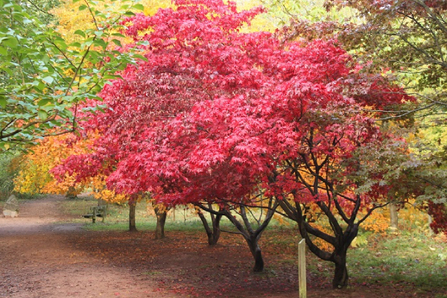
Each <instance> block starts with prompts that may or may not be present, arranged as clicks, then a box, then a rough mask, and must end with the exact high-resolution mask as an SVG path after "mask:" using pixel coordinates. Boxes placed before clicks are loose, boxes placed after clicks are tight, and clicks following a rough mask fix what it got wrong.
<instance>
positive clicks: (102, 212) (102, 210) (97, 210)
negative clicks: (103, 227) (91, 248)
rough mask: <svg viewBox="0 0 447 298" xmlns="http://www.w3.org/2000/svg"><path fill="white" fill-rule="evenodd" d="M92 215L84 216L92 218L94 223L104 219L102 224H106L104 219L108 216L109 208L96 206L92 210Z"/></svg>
mask: <svg viewBox="0 0 447 298" xmlns="http://www.w3.org/2000/svg"><path fill="white" fill-rule="evenodd" d="M90 210H91V213H88V214H84V215H83V217H85V218H91V219H92V223H95V222H96V218H97V217H101V218H102V222H104V218H105V217H106V215H107V206H94V207H91V208H90Z"/></svg>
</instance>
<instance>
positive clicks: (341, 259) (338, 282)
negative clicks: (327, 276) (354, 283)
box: [332, 252, 349, 289]
mask: <svg viewBox="0 0 447 298" xmlns="http://www.w3.org/2000/svg"><path fill="white" fill-rule="evenodd" d="M334 263H335V271H334V278H333V279H332V287H333V288H334V289H345V288H346V287H347V286H348V279H349V275H348V268H347V267H346V252H345V253H344V254H342V255H337V256H336V257H335V258H334Z"/></svg>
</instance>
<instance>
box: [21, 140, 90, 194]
mask: <svg viewBox="0 0 447 298" xmlns="http://www.w3.org/2000/svg"><path fill="white" fill-rule="evenodd" d="M93 140H94V138H93V137H92V138H89V139H85V140H82V142H81V143H79V142H77V137H76V136H75V135H73V134H65V135H60V136H51V137H47V138H44V139H42V140H40V141H39V142H38V143H37V144H36V145H35V146H33V147H31V148H30V151H29V152H28V153H27V154H26V155H24V156H23V157H22V160H23V161H22V164H21V169H20V172H19V174H18V176H17V177H16V178H15V180H14V183H15V188H14V190H15V191H16V192H18V193H27V194H41V193H57V194H66V195H67V196H76V195H77V194H79V193H80V192H81V191H82V190H83V189H84V187H85V184H84V183H82V184H79V183H76V179H75V177H72V176H70V175H68V174H67V175H65V177H64V179H63V180H61V181H57V180H56V179H55V178H54V176H53V175H52V174H51V173H50V170H51V169H52V168H54V167H55V166H56V165H58V164H59V163H60V162H61V161H62V160H63V159H65V158H67V157H68V156H70V155H72V154H84V153H87V152H88V150H89V149H88V148H89V145H90V144H91V143H92V142H93Z"/></svg>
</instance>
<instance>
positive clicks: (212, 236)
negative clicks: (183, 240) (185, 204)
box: [199, 212, 222, 245]
mask: <svg viewBox="0 0 447 298" xmlns="http://www.w3.org/2000/svg"><path fill="white" fill-rule="evenodd" d="M210 215H211V223H212V229H211V228H210V226H209V224H208V221H207V220H206V218H205V216H204V215H203V213H202V212H199V217H200V220H201V221H202V223H203V227H204V228H205V232H206V235H207V236H208V244H209V245H216V244H217V242H218V241H219V238H220V220H221V218H222V215H221V214H218V215H216V216H214V215H213V214H210Z"/></svg>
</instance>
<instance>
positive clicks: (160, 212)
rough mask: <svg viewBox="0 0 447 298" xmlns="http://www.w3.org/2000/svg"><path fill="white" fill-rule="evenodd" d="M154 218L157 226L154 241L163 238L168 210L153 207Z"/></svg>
mask: <svg viewBox="0 0 447 298" xmlns="http://www.w3.org/2000/svg"><path fill="white" fill-rule="evenodd" d="M154 211H155V216H156V217H157V226H156V228H155V239H163V238H165V223H166V217H167V215H168V210H167V209H166V208H165V207H164V206H163V208H160V207H159V206H157V205H155V206H154Z"/></svg>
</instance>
